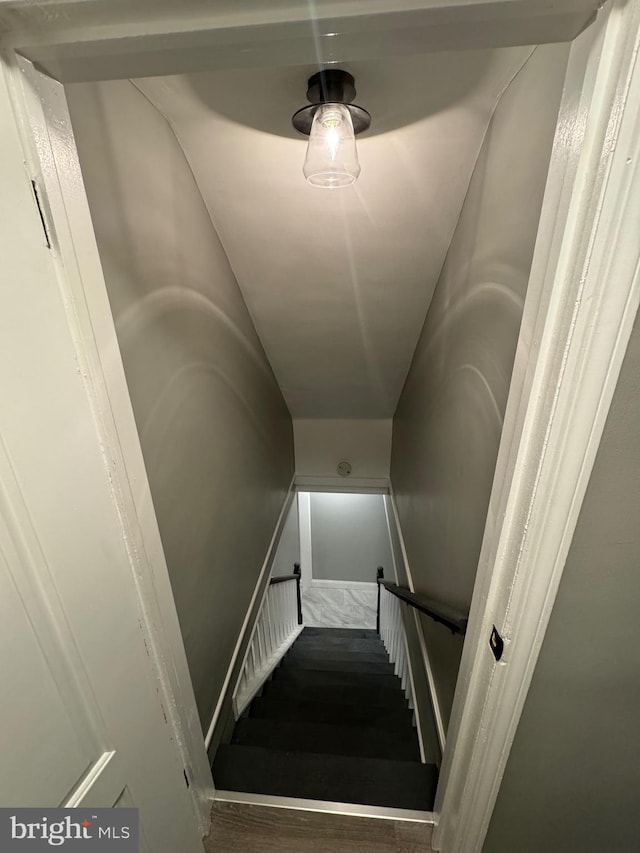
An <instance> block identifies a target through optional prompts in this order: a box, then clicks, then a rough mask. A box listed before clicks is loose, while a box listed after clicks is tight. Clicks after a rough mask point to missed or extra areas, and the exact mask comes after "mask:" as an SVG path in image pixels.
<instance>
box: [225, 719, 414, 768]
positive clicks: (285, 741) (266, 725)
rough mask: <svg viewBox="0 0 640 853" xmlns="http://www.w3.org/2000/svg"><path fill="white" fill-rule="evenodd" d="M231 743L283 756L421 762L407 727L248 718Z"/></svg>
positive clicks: (411, 732) (411, 730)
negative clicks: (275, 751)
mask: <svg viewBox="0 0 640 853" xmlns="http://www.w3.org/2000/svg"><path fill="white" fill-rule="evenodd" d="M232 743H237V744H242V745H243V746H261V747H263V748H265V749H279V750H283V751H285V752H309V753H314V752H320V753H326V754H330V755H351V756H365V757H369V758H387V759H392V760H395V761H420V747H419V745H418V736H417V734H416V731H415V729H413V728H412V727H409V726H400V727H389V726H387V727H376V728H374V727H372V726H357V727H356V726H341V725H337V724H333V725H330V724H328V723H309V722H305V721H303V720H270V719H260V718H256V717H247V718H246V719H243V720H240V721H239V722H238V724H237V726H236V727H235V729H234V732H233V740H232Z"/></svg>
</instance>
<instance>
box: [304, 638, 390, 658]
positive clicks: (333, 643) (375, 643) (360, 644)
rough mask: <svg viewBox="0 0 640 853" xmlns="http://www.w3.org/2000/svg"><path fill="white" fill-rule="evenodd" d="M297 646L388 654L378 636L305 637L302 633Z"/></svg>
mask: <svg viewBox="0 0 640 853" xmlns="http://www.w3.org/2000/svg"><path fill="white" fill-rule="evenodd" d="M296 648H298V649H300V648H317V649H349V650H350V651H354V652H358V651H369V650H371V651H374V652H382V653H383V654H386V651H385V647H384V643H383V642H382V640H381V639H379V638H378V637H366V638H363V637H305V636H304V634H301V635H300V636H299V637H298V639H297V640H296Z"/></svg>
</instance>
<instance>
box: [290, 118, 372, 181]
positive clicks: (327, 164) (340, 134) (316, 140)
mask: <svg viewBox="0 0 640 853" xmlns="http://www.w3.org/2000/svg"><path fill="white" fill-rule="evenodd" d="M302 171H303V172H304V176H305V178H306V179H307V181H308V182H309V183H310V184H313V185H314V186H315V187H326V188H327V189H335V188H337V187H348V186H349V185H350V184H352V183H354V181H355V180H356V178H357V177H358V175H359V174H360V163H359V162H358V151H357V149H356V137H355V134H354V132H353V122H352V120H351V113H350V112H349V110H348V109H347V107H346V106H345V105H344V104H321V105H320V106H319V107H318V109H317V110H316V112H315V115H314V117H313V124H312V125H311V133H310V135H309V145H308V147H307V156H306V158H305V161H304V166H303V169H302Z"/></svg>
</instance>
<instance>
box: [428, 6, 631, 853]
mask: <svg viewBox="0 0 640 853" xmlns="http://www.w3.org/2000/svg"><path fill="white" fill-rule="evenodd" d="M639 49H640V2H638V0H627V2H625V0H614V2H613V3H611V4H610V6H609V8H607V9H606V10H605V11H604V12H603V14H602V19H601V20H600V21H599V23H598V25H597V26H596V28H594V30H593V31H590V32H587V33H585V34H584V35H583V36H581V37H580V38H579V39H577V40H576V41H575V42H574V43H573V45H572V49H571V53H570V59H569V67H568V71H567V77H566V83H565V89H564V95H563V101H562V105H561V111H560V120H559V123H558V130H557V134H556V139H555V142H554V148H553V154H552V161H551V168H550V174H549V179H548V184H547V191H546V194H545V200H544V204H543V209H542V217H541V222H540V228H539V233H538V241H537V244H536V250H535V255H534V261H533V266H532V271H531V278H530V284H529V291H528V293H527V298H526V303H525V313H524V317H523V325H522V331H521V338H520V343H521V345H522V346H523V348H524V349H525V351H528V350H530V354H529V356H528V357H527V359H526V360H525V361H524V362H520V361H519V360H518V357H517V356H516V364H515V369H514V375H513V379H512V386H511V392H510V395H509V401H508V405H507V411H506V415H505V424H504V430H503V436H502V441H501V445H500V451H499V457H498V462H497V468H496V476H495V479H494V488H493V491H492V496H491V502H490V506H489V512H488V517H487V525H486V528H485V536H484V541H483V546H482V550H481V555H480V562H479V568H478V575H477V578H476V586H475V589H474V594H473V600H472V609H471V613H470V619H469V629H468V634H467V640H466V643H465V648H464V652H463V658H462V662H461V668H460V675H459V679H458V685H457V688H456V697H455V700H454V706H453V710H452V715H451V722H450V727H449V732H448V737H447V749H446V751H445V756H444V760H443V766H442V771H441V777H440V778H441V784H440V787H439V789H438V795H437V800H436V805H435V811H436V812H437V813H439V818H438V825H437V827H436V829H435V831H434V840H433V844H434V848H435V849H437V850H438V849H439V850H443V851H452V853H453V851H455V853H471V851H474V853H479V851H481V850H482V846H483V843H484V839H485V836H486V832H487V829H488V827H489V821H490V819H491V814H492V811H493V807H494V805H495V800H496V797H497V793H498V789H499V787H500V783H501V780H502V775H503V773H504V770H505V767H506V763H507V759H508V756H509V751H510V749H511V745H512V743H513V738H514V736H515V732H516V729H517V725H518V721H519V719H520V715H521V712H522V708H523V706H524V702H525V699H526V695H527V691H528V689H529V685H530V683H531V679H532V676H533V672H534V669H535V666H536V662H537V659H538V653H539V650H540V647H541V645H542V641H543V639H544V634H545V631H546V628H547V624H548V622H549V618H550V615H551V611H552V609H553V604H554V601H555V597H556V592H557V590H558V586H559V584H560V578H561V576H562V571H563V569H564V564H565V560H566V556H567V553H568V550H569V546H570V544H571V539H572V537H573V532H574V530H575V526H576V523H577V519H578V514H579V511H580V507H581V505H582V501H583V498H584V494H585V491H586V487H587V484H588V481H589V476H590V474H591V470H592V467H593V463H594V460H595V455H596V452H597V449H598V445H599V443H600V438H601V435H602V431H603V428H604V423H605V419H606V416H607V413H608V410H609V406H610V404H611V399H612V397H613V392H614V389H615V386H616V382H617V379H618V375H619V372H620V368H621V365H622V360H623V357H624V354H625V351H626V348H627V344H628V341H629V337H630V334H631V330H632V326H633V322H634V319H635V316H636V313H637V310H638V303H639V301H640V278H639V260H640V67H639V66H638V64H637V61H636V60H637V56H638V51H639ZM518 349H519V350H520V346H519V348H518ZM493 625H496V626H497V627H498V630H499V631H500V634H501V635H502V637H503V639H504V642H505V647H504V654H503V657H502V659H501V661H500V662H499V663H496V662H495V660H494V658H493V655H492V653H491V650H490V647H489V637H490V634H491V630H492V627H493Z"/></svg>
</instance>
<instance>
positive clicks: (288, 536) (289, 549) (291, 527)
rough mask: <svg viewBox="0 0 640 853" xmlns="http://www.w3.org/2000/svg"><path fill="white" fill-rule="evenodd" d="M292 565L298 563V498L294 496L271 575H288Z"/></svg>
mask: <svg viewBox="0 0 640 853" xmlns="http://www.w3.org/2000/svg"><path fill="white" fill-rule="evenodd" d="M294 563H300V520H299V517H298V496H297V495H295V496H294V498H293V501H292V502H291V508H290V509H289V513H288V515H287V520H286V521H285V524H284V528H283V530H282V536H281V537H280V542H279V543H278V549H277V551H276V556H275V560H274V562H273V569H272V572H271V574H272V575H290V574H291V572H292V571H293V566H294Z"/></svg>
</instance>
